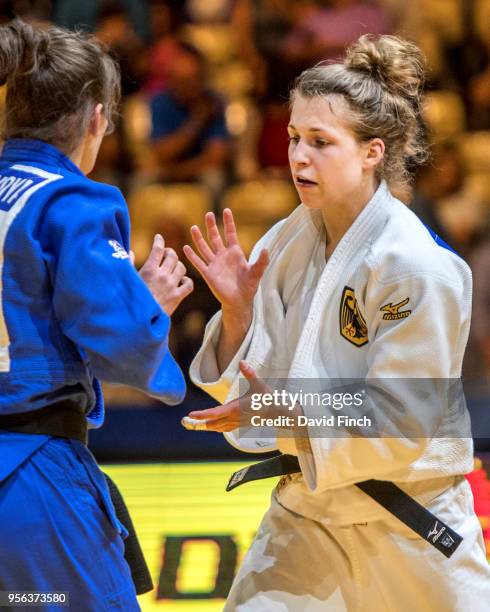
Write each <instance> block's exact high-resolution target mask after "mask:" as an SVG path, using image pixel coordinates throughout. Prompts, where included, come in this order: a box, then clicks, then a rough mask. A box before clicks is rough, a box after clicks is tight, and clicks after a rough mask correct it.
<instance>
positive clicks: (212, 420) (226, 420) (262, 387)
mask: <svg viewBox="0 0 490 612" xmlns="http://www.w3.org/2000/svg"><path fill="white" fill-rule="evenodd" d="M240 372H241V373H242V374H243V376H244V377H245V378H246V379H247V380H248V382H249V384H250V388H249V390H248V391H247V393H245V394H244V395H242V396H241V397H239V398H237V399H235V400H232V401H231V402H228V403H227V404H223V405H221V406H216V407H215V408H208V409H207V410H194V411H193V412H190V413H189V415H188V417H184V419H183V423H182V424H183V425H184V427H187V428H188V429H199V430H203V431H219V432H221V433H223V432H225V431H233V430H234V429H237V428H238V427H240V426H244V425H247V424H248V423H247V421H248V419H247V417H246V415H247V413H248V412H249V410H250V414H252V412H251V409H250V399H251V396H252V394H254V393H258V394H261V395H262V394H264V393H270V388H269V387H268V386H267V385H266V384H265V383H263V382H262V381H261V380H260V379H259V378H258V377H257V374H256V372H255V370H254V369H253V368H252V366H250V365H249V364H248V363H247V362H246V361H241V362H240ZM186 419H187V420H186ZM188 419H192V420H193V421H196V423H194V424H193V423H192V422H191V421H189V420H188ZM198 421H200V422H201V423H197V422H198ZM186 423H187V424H186Z"/></svg>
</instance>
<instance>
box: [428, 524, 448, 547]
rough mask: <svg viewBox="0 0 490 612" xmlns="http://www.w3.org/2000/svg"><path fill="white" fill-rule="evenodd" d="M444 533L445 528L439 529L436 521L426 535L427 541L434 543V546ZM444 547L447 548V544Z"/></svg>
mask: <svg viewBox="0 0 490 612" xmlns="http://www.w3.org/2000/svg"><path fill="white" fill-rule="evenodd" d="M445 531H446V527H445V526H444V525H442V526H441V527H440V528H439V521H436V522H435V523H434V526H433V527H432V529H431V530H430V531H429V533H428V534H427V539H428V540H432V542H434V544H435V543H436V542H437V540H438V539H439V538H440V537H441V536H442V534H443V533H444V532H445ZM451 539H452V538H451ZM445 546H447V544H446V545H445Z"/></svg>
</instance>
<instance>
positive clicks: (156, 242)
mask: <svg viewBox="0 0 490 612" xmlns="http://www.w3.org/2000/svg"><path fill="white" fill-rule="evenodd" d="M164 252H165V240H164V239H163V236H162V235H161V234H156V235H155V237H154V238H153V246H152V247H151V251H150V254H149V255H148V259H147V260H146V264H148V265H150V266H152V267H155V268H156V267H157V266H159V265H160V263H161V261H162V258H163V255H164Z"/></svg>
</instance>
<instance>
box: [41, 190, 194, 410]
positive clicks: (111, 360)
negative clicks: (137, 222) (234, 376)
mask: <svg viewBox="0 0 490 612" xmlns="http://www.w3.org/2000/svg"><path fill="white" fill-rule="evenodd" d="M41 228H42V230H41V235H40V240H41V242H42V243H43V250H44V252H45V255H46V263H47V265H48V268H49V273H50V277H51V281H52V284H53V302H52V303H53V309H54V313H55V316H56V317H57V319H58V320H59V322H60V326H61V330H62V332H63V333H64V334H65V335H66V336H67V337H68V338H69V339H70V340H71V341H72V342H73V343H74V344H75V345H76V346H77V347H78V348H79V350H80V353H81V354H82V357H85V361H87V359H88V362H89V366H90V368H91V371H92V372H93V374H94V375H95V376H96V377H98V378H101V379H103V380H106V381H108V382H115V383H124V384H127V385H130V386H134V387H136V388H138V389H141V390H142V391H145V392H146V393H148V394H150V395H152V396H154V397H157V398H158V399H161V400H162V401H164V402H166V403H167V404H177V403H179V402H181V401H182V400H183V398H184V395H185V381H184V377H183V375H182V372H181V370H180V368H179V367H178V365H177V364H176V362H175V361H174V359H173V357H172V355H171V353H170V351H169V349H168V332H169V327H170V319H169V317H168V316H167V315H166V313H165V312H164V311H163V310H162V309H161V307H160V306H159V304H158V303H157V302H156V301H155V300H154V298H153V296H152V295H151V293H150V291H149V290H148V288H147V287H146V285H145V283H144V282H143V281H142V279H141V278H140V276H139V275H138V273H137V272H136V270H135V269H134V267H133V265H132V264H131V261H130V259H129V256H128V250H129V216H128V212H127V208H126V204H125V202H124V199H123V198H122V196H121V194H120V193H119V191H118V190H117V189H115V188H113V187H108V186H106V185H101V184H99V183H95V182H93V181H86V180H85V181H84V182H83V183H81V184H78V185H77V190H76V191H75V190H74V187H73V185H70V181H66V187H65V188H64V189H63V190H62V191H58V192H57V194H56V197H55V199H54V201H52V202H51V203H50V204H49V206H48V208H47V211H46V214H45V218H44V220H43V222H42V224H41Z"/></svg>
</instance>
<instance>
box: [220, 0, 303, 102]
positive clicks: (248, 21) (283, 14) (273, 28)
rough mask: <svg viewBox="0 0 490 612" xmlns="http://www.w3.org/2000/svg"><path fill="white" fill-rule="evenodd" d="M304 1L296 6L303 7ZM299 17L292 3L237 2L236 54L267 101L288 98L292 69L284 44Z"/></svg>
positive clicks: (271, 0)
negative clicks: (252, 76)
mask: <svg viewBox="0 0 490 612" xmlns="http://www.w3.org/2000/svg"><path fill="white" fill-rule="evenodd" d="M303 4H304V3H303V2H302V1H300V2H296V5H297V6H296V9H297V8H298V5H299V6H300V7H302V5H303ZM295 15H296V12H295V8H294V2H292V0H236V2H235V6H234V9H233V13H232V21H231V23H232V27H233V31H234V33H235V35H236V37H237V50H238V53H239V54H240V57H241V59H242V61H243V62H244V63H245V64H246V65H247V66H248V67H249V69H250V71H251V73H252V74H253V75H254V80H255V93H256V94H257V95H258V96H259V97H261V98H264V99H266V100H270V99H273V98H276V99H277V98H278V97H279V96H280V95H284V96H286V95H287V93H288V90H289V81H290V80H291V79H292V78H293V76H294V75H293V71H294V68H291V67H290V65H289V63H288V61H287V58H285V57H284V53H283V48H282V47H283V43H284V40H285V38H286V36H287V34H288V32H289V31H290V30H291V27H292V25H293V23H294V17H295Z"/></svg>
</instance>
